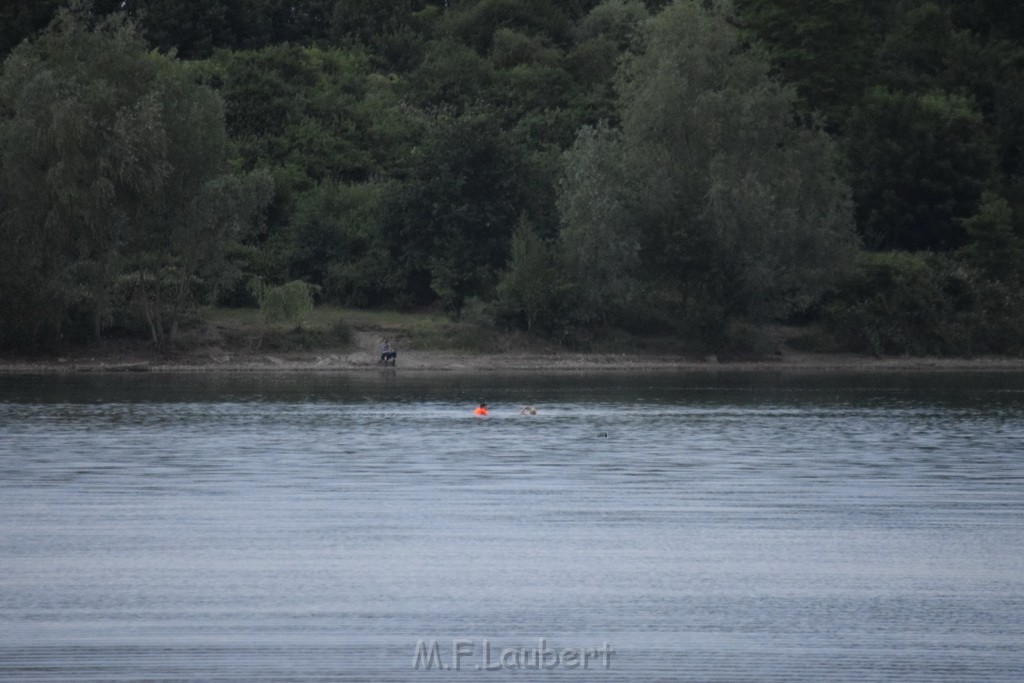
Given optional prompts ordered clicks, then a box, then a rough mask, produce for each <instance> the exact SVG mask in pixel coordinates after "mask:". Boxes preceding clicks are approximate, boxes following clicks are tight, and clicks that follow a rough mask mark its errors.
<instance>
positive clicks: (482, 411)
mask: <svg viewBox="0 0 1024 683" xmlns="http://www.w3.org/2000/svg"><path fill="white" fill-rule="evenodd" d="M473 414H474V415H486V414H487V408H484V407H480V408H477V409H476V410H474V411H473Z"/></svg>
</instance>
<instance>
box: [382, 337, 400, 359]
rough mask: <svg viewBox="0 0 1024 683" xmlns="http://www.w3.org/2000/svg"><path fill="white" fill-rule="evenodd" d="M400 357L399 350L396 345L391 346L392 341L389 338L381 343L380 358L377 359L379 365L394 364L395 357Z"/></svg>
mask: <svg viewBox="0 0 1024 683" xmlns="http://www.w3.org/2000/svg"><path fill="white" fill-rule="evenodd" d="M397 358H398V352H397V351H395V347H393V346H391V342H389V341H388V340H387V339H385V340H384V341H382V342H381V343H380V360H379V361H377V364H378V365H394V364H395V359H397Z"/></svg>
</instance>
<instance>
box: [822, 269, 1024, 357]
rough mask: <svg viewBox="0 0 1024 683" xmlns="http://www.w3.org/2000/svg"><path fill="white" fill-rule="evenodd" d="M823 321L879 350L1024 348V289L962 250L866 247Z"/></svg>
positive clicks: (841, 335)
mask: <svg viewBox="0 0 1024 683" xmlns="http://www.w3.org/2000/svg"><path fill="white" fill-rule="evenodd" d="M824 323H825V326H826V329H827V331H828V332H830V333H831V334H833V335H834V336H835V338H836V339H837V341H838V342H839V344H840V345H841V346H842V347H843V348H846V349H848V350H852V351H858V352H866V353H872V354H875V355H878V356H883V355H894V354H908V355H947V356H948V355H958V356H972V355H975V354H978V353H1011V354H1020V353H1021V351H1022V341H1021V339H1022V337H1021V333H1022V332H1024V297H1022V294H1021V292H1020V291H1019V289H1018V288H1014V287H1012V286H1010V285H1008V284H1007V283H1004V282H1001V281H998V280H994V279H991V278H988V277H985V276H984V275H983V274H982V273H981V272H980V271H978V270H977V269H976V268H973V267H972V266H971V265H970V264H968V263H966V262H964V260H963V259H960V258H958V257H957V256H950V255H940V254H922V253H905V252H889V253H865V254H862V255H861V257H860V259H859V263H858V265H857V269H856V271H855V274H854V275H853V276H852V277H851V278H850V279H849V280H847V281H846V282H845V283H843V284H842V285H841V286H840V287H839V289H838V291H837V293H836V295H835V296H834V297H833V299H832V300H831V302H830V303H829V304H828V305H827V306H826V308H825V315H824Z"/></svg>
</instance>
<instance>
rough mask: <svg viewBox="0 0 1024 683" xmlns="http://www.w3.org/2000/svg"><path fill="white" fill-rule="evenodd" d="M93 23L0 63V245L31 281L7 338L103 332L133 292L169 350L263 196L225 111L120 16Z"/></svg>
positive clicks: (79, 16) (77, 19)
mask: <svg viewBox="0 0 1024 683" xmlns="http://www.w3.org/2000/svg"><path fill="white" fill-rule="evenodd" d="M94 21H95V17H94V16H92V15H90V14H89V12H88V8H87V6H85V5H81V4H76V5H74V6H73V7H72V9H70V10H62V11H61V12H60V13H59V14H58V16H57V18H56V20H55V22H54V23H53V24H52V25H51V27H50V28H49V29H48V30H47V31H46V32H45V33H43V34H42V35H41V36H40V37H39V38H38V39H37V40H36V41H34V42H31V43H25V44H23V45H22V46H20V47H19V48H18V49H16V50H15V51H14V52H13V53H12V54H11V55H10V57H8V59H7V60H6V62H5V63H4V70H3V77H2V79H0V113H2V116H0V139H2V144H0V149H2V150H3V157H2V161H0V183H2V186H3V195H4V197H5V202H4V207H3V209H4V210H3V219H2V230H3V231H4V235H3V241H4V243H6V244H10V245H12V248H11V250H10V251H9V252H7V254H8V258H9V259H10V260H11V261H14V262H17V261H21V262H22V263H23V264H25V265H26V266H27V268H26V270H28V271H31V273H33V275H32V276H31V277H30V278H29V279H25V280H23V281H21V282H20V283H17V282H15V283H10V282H8V283H7V284H8V286H11V287H13V290H9V291H7V292H5V298H7V299H8V300H9V301H10V302H11V309H12V310H14V311H21V313H17V312H16V313H14V314H13V315H11V318H10V319H9V320H8V321H5V323H4V324H3V326H2V328H3V329H4V330H5V334H6V333H7V332H9V331H12V330H11V329H10V328H11V327H15V328H17V330H18V331H20V333H21V336H22V338H23V339H27V340H35V341H41V340H45V339H44V338H49V339H51V340H52V339H55V338H60V337H61V336H62V332H63V330H62V324H63V322H64V321H66V320H68V319H69V318H74V317H75V316H76V315H81V314H82V313H86V314H87V315H88V316H89V317H91V318H92V319H93V320H94V325H93V328H94V330H95V331H96V332H97V333H98V332H99V331H100V330H101V329H102V327H103V325H104V324H105V323H106V322H107V321H108V320H109V319H110V317H111V314H112V307H113V306H114V303H113V302H114V299H115V293H117V292H120V293H125V292H130V295H131V297H132V300H133V301H134V302H135V303H137V304H138V310H139V311H141V312H142V314H143V315H144V316H145V317H146V319H147V322H148V323H149V327H150V332H151V334H152V336H153V340H154V342H155V343H156V344H157V345H158V346H160V347H162V348H166V347H168V346H169V345H170V344H171V343H172V342H173V338H174V335H175V333H176V331H177V327H178V324H179V322H180V321H181V320H182V319H183V318H184V317H186V316H187V315H188V313H189V312H190V311H192V310H193V308H194V306H195V304H196V303H197V302H198V301H199V300H201V299H202V298H203V297H204V296H205V295H206V294H207V293H209V291H210V290H211V289H212V288H213V287H215V285H216V280H217V279H219V278H220V277H221V276H222V275H223V269H222V268H220V267H219V266H220V264H221V257H222V255H223V251H224V247H225V243H226V242H227V240H228V238H229V237H230V236H231V235H232V234H233V233H234V232H236V231H237V230H238V229H240V227H241V226H242V225H243V224H246V223H248V222H249V221H250V220H252V219H253V218H254V216H255V214H256V213H257V212H258V210H259V208H260V207H261V206H262V205H263V204H264V203H265V196H266V195H267V192H268V189H269V188H268V182H267V181H266V180H265V179H262V178H252V179H249V178H239V177H234V176H232V175H231V174H230V172H229V168H228V163H227V137H226V134H225V131H224V118H223V105H222V103H221V101H220V99H219V98H218V97H217V95H216V94H215V93H214V92H213V91H211V90H210V89H208V88H205V87H202V86H199V85H197V84H196V83H195V81H194V79H193V77H192V75H191V74H190V72H189V69H188V68H187V67H186V66H185V65H183V64H182V63H180V62H177V61H176V60H174V59H172V58H168V57H165V56H161V55H159V54H157V53H153V52H150V51H149V49H148V47H147V46H146V44H145V43H144V41H143V40H142V38H141V37H140V35H139V33H138V31H137V30H136V29H135V27H134V25H133V24H132V23H130V22H129V21H127V20H126V19H125V18H124V17H123V15H113V16H110V17H108V18H104V19H102V20H100V21H98V22H96V23H95V26H93V22H94ZM33 309H35V311H34V312H33Z"/></svg>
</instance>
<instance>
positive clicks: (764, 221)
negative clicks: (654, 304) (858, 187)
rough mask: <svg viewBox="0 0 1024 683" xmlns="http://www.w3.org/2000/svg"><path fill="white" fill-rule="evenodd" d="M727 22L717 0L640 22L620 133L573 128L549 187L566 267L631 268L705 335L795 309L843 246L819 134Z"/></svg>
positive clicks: (624, 275) (848, 235) (623, 80)
mask: <svg viewBox="0 0 1024 683" xmlns="http://www.w3.org/2000/svg"><path fill="white" fill-rule="evenodd" d="M733 23H734V22H733V21H732V13H731V8H730V6H729V5H728V4H727V3H698V2H690V1H684V0H678V1H677V2H674V3H672V4H671V5H669V6H668V7H667V8H666V9H664V10H663V11H662V12H661V13H659V14H658V15H656V16H655V17H653V19H652V20H651V21H650V22H649V24H647V26H646V27H645V30H644V32H643V34H642V35H641V36H640V40H639V42H638V43H637V52H636V54H635V55H633V56H632V57H630V58H629V59H628V60H626V61H625V62H624V63H623V65H622V67H621V68H620V70H619V73H618V76H617V84H618V103H619V110H620V112H621V119H622V125H621V130H620V131H619V132H617V133H611V132H609V133H607V134H599V133H588V134H585V135H583V136H581V138H580V140H578V141H577V144H576V147H575V148H574V150H573V152H572V153H571V154H570V157H569V174H568V176H567V178H566V182H565V186H564V190H563V194H562V206H563V216H564V220H565V227H564V229H563V236H564V240H565V243H566V251H567V254H569V255H570V258H571V259H572V258H573V257H572V256H571V255H572V254H574V253H576V254H581V255H584V254H585V255H588V257H589V259H591V260H593V261H594V262H595V263H590V261H588V260H586V259H582V258H581V257H579V256H577V257H575V260H576V261H577V263H580V264H582V265H581V266H577V267H578V268H579V271H580V272H581V273H582V272H583V271H594V270H598V269H602V268H603V269H608V268H611V269H613V271H618V272H619V273H621V276H620V278H619V279H621V280H622V281H624V282H628V281H629V280H634V281H635V280H636V279H637V278H638V277H639V278H640V279H641V280H642V281H644V282H645V283H646V284H647V285H649V286H653V287H655V289H656V292H658V293H660V295H666V294H670V296H669V297H668V299H667V300H668V301H675V302H677V303H676V304H675V305H676V306H677V310H678V311H679V312H680V313H681V314H682V315H683V317H684V319H686V320H689V321H690V324H691V325H692V327H691V333H693V334H695V335H699V336H702V337H705V338H713V337H715V336H716V335H718V334H721V332H722V330H723V329H724V327H725V323H726V322H727V321H728V320H729V319H730V318H748V319H753V320H755V321H763V320H770V319H773V318H777V317H779V316H785V315H787V314H789V313H791V312H793V311H795V310H801V309H803V308H805V307H807V306H808V305H810V304H811V303H812V302H813V301H814V300H815V299H816V298H817V297H818V296H819V295H820V294H821V293H822V292H823V291H824V289H825V288H826V287H827V286H828V285H829V283H831V282H832V281H834V279H835V277H836V276H837V274H838V273H840V272H841V271H842V270H843V268H844V267H845V264H846V263H848V260H849V257H850V255H851V251H852V247H853V245H854V237H853V230H852V222H851V207H850V202H849V192H848V189H847V188H846V186H845V185H844V184H843V183H842V181H841V180H840V179H839V177H838V173H837V169H836V165H835V149H834V147H833V145H832V144H831V142H830V139H829V138H828V136H827V135H826V134H825V133H823V132H822V131H820V130H816V129H808V128H804V127H800V126H798V125H797V124H796V123H795V122H794V116H793V107H794V104H795V102H796V94H795V93H794V92H793V90H792V89H791V88H788V87H785V86H782V85H781V84H779V83H778V82H777V81H775V80H773V79H772V78H771V77H770V76H769V66H768V60H767V57H766V55H765V54H764V53H763V52H761V51H760V50H758V49H757V48H746V47H744V45H743V44H742V43H741V40H740V36H739V34H738V31H737V29H736V28H735V27H734V25H733ZM605 245H618V246H611V247H608V246H605ZM603 252H604V253H603ZM633 263H636V264H637V265H636V266H634V265H632V264H633ZM602 279H603V280H604V281H605V282H614V281H615V280H616V278H614V277H612V276H611V275H608V276H604V277H603V278H602ZM615 289H616V291H617V292H619V293H620V298H621V294H622V293H626V292H628V291H629V287H627V286H623V287H617V288H615ZM627 300H628V298H627Z"/></svg>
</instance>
